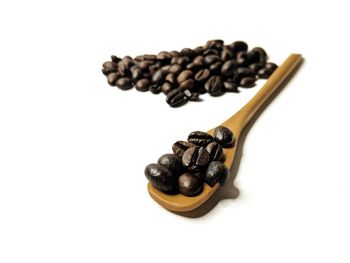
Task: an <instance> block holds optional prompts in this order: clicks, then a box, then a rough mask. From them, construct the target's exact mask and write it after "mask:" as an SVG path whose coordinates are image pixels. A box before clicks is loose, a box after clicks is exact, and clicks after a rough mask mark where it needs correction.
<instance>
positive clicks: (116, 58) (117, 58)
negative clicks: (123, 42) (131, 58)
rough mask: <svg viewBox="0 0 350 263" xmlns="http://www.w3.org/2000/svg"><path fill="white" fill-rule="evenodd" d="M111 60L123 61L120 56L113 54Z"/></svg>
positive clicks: (115, 61)
mask: <svg viewBox="0 0 350 263" xmlns="http://www.w3.org/2000/svg"><path fill="white" fill-rule="evenodd" d="M111 60H112V61H113V62H114V63H118V62H119V61H121V60H122V59H121V58H120V57H117V56H115V55H112V56H111Z"/></svg>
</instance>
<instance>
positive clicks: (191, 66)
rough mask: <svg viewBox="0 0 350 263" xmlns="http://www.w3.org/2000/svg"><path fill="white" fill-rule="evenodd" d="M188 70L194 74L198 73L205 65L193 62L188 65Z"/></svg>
mask: <svg viewBox="0 0 350 263" xmlns="http://www.w3.org/2000/svg"><path fill="white" fill-rule="evenodd" d="M186 68H187V69H189V70H191V71H192V72H197V71H198V70H200V69H202V68H203V64H202V63H195V62H192V63H190V64H187V66H186Z"/></svg>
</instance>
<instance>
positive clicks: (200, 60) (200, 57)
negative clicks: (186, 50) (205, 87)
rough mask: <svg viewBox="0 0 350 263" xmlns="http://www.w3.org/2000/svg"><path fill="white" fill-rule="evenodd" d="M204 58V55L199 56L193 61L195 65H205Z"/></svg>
mask: <svg viewBox="0 0 350 263" xmlns="http://www.w3.org/2000/svg"><path fill="white" fill-rule="evenodd" d="M203 62H204V57H203V56H202V55H199V56H197V57H195V58H194V59H193V63H198V64H203Z"/></svg>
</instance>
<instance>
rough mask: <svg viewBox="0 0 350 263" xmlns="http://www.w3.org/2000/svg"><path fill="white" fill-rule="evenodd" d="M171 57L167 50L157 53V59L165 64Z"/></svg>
mask: <svg viewBox="0 0 350 263" xmlns="http://www.w3.org/2000/svg"><path fill="white" fill-rule="evenodd" d="M171 59H172V55H171V54H170V53H169V52H166V51H162V52H160V53H159V54H158V55H157V60H158V61H160V62H161V63H162V64H167V63H169V62H170V60H171Z"/></svg>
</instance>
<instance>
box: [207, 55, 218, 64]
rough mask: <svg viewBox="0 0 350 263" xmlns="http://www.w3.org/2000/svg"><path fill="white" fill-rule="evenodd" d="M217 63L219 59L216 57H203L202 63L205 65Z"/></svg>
mask: <svg viewBox="0 0 350 263" xmlns="http://www.w3.org/2000/svg"><path fill="white" fill-rule="evenodd" d="M218 61H221V58H220V57H219V56H218V55H207V56H205V57H204V63H206V64H207V65H211V64H213V63H215V62H218Z"/></svg>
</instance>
